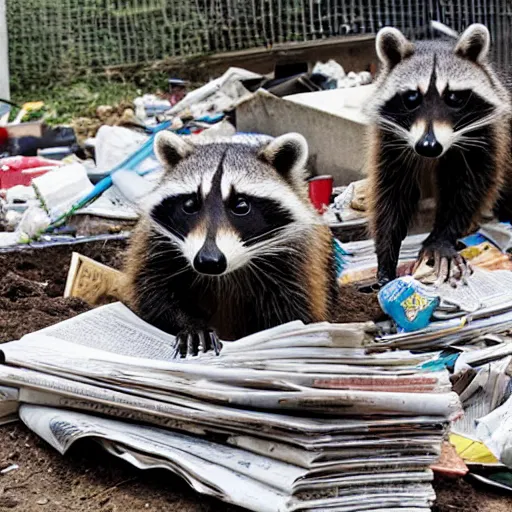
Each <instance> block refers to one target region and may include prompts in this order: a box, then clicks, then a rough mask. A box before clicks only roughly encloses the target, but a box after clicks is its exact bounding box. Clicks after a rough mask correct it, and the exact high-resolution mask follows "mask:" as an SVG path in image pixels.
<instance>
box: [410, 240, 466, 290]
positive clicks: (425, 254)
mask: <svg viewBox="0 0 512 512" xmlns="http://www.w3.org/2000/svg"><path fill="white" fill-rule="evenodd" d="M422 263H426V264H427V265H429V266H431V267H432V266H433V267H434V272H435V275H436V276H437V279H436V281H435V283H434V286H439V285H441V284H443V283H446V282H449V283H450V284H451V285H452V286H453V287H456V286H457V284H458V283H459V282H462V283H463V284H467V278H468V277H469V276H470V275H471V274H472V273H473V270H472V269H471V266H470V265H469V264H468V262H467V261H466V260H465V258H464V257H463V256H461V255H460V254H459V253H458V252H457V249H455V246H454V245H453V244H451V243H449V242H441V243H432V244H426V245H425V246H424V247H423V249H422V250H421V252H420V255H419V257H418V260H417V262H416V265H415V266H414V269H413V273H414V272H416V270H417V269H418V267H419V266H420V265H421V264H422Z"/></svg>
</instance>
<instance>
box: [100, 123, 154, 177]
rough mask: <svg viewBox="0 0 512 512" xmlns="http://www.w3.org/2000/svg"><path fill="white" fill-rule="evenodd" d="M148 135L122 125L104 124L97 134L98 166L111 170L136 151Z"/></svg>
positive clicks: (101, 169)
mask: <svg viewBox="0 0 512 512" xmlns="http://www.w3.org/2000/svg"><path fill="white" fill-rule="evenodd" d="M147 140H148V136H147V135H146V134H144V133H139V132H135V131H133V130H129V129H128V128H123V127H121V126H102V127H101V128H100V129H99V130H98V133H97V134H96V141H95V149H96V166H97V169H98V170H100V171H110V170H112V169H113V168H114V167H116V166H117V165H119V164H120V163H122V162H123V161H124V160H126V158H128V157H129V156H130V155H132V154H133V153H135V151H137V149H138V148H140V147H141V146H142V145H143V144H144V142H146V141H147Z"/></svg>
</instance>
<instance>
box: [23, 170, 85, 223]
mask: <svg viewBox="0 0 512 512" xmlns="http://www.w3.org/2000/svg"><path fill="white" fill-rule="evenodd" d="M32 186H33V187H34V190H35V191H36V194H37V196H38V197H39V199H40V200H41V201H42V203H43V204H44V206H45V208H46V210H47V211H48V212H49V213H50V215H51V217H52V218H56V217H58V216H59V215H61V214H63V213H65V212H66V211H67V210H69V208H70V207H71V206H73V204H75V203H76V202H77V201H78V200H79V199H82V198H83V197H84V196H85V195H86V194H88V193H89V192H91V191H92V189H93V184H92V183H91V181H90V180H89V178H88V177H87V170H86V168H85V167H84V166H83V165H81V164H71V165H66V166H64V167H61V168H60V169H58V170H56V171H54V172H51V173H47V174H45V175H43V176H40V177H39V178H35V179H34V180H32Z"/></svg>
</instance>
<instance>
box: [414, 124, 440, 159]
mask: <svg viewBox="0 0 512 512" xmlns="http://www.w3.org/2000/svg"><path fill="white" fill-rule="evenodd" d="M414 149H415V151H416V153H418V155H420V156H424V157H426V158H437V157H438V156H441V153H442V152H443V146H441V144H440V143H439V141H438V140H437V139H436V136H435V135H434V132H433V131H432V130H428V131H427V133H426V134H425V135H423V137H422V138H421V139H420V140H419V141H418V142H417V143H416V146H415V147H414Z"/></svg>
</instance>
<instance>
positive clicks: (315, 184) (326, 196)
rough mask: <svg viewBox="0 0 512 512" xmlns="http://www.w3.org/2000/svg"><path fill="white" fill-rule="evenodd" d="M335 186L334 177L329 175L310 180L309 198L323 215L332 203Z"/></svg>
mask: <svg viewBox="0 0 512 512" xmlns="http://www.w3.org/2000/svg"><path fill="white" fill-rule="evenodd" d="M333 184H334V179H333V177H332V176H327V175H326V176H316V177H314V178H312V179H310V180H309V198H310V199H311V202H312V203H313V206H314V207H315V208H316V209H317V210H318V211H319V212H320V213H323V212H324V211H325V209H326V208H327V206H329V203H330V202H331V196H332V188H333Z"/></svg>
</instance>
